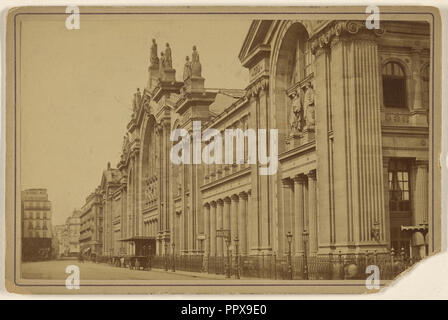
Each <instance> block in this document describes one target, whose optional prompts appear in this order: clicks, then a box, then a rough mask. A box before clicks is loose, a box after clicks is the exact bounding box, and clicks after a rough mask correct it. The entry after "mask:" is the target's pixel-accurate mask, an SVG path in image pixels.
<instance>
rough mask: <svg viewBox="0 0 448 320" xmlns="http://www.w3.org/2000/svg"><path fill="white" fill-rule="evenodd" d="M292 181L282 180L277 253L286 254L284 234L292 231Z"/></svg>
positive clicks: (286, 246) (286, 243)
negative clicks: (281, 210) (281, 203)
mask: <svg viewBox="0 0 448 320" xmlns="http://www.w3.org/2000/svg"><path fill="white" fill-rule="evenodd" d="M293 187H294V182H293V181H292V180H291V179H289V178H286V179H283V180H282V195H283V198H282V201H283V205H282V209H283V212H282V214H281V215H279V218H280V219H279V225H278V227H279V254H286V253H287V252H288V250H289V247H288V239H287V238H286V235H287V234H288V232H291V233H293V232H294V214H293V213H294V210H293V206H292V204H293V203H291V200H293V199H294V196H293V194H294V190H293Z"/></svg>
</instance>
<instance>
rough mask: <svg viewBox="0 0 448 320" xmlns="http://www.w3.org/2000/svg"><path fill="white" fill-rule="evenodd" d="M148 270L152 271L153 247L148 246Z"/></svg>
mask: <svg viewBox="0 0 448 320" xmlns="http://www.w3.org/2000/svg"><path fill="white" fill-rule="evenodd" d="M148 269H149V270H151V245H150V244H149V245H148Z"/></svg>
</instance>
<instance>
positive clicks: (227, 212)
mask: <svg viewBox="0 0 448 320" xmlns="http://www.w3.org/2000/svg"><path fill="white" fill-rule="evenodd" d="M230 203H231V200H230V198H229V197H227V198H224V212H223V221H222V225H223V229H224V230H230ZM224 256H226V257H227V247H225V248H224Z"/></svg>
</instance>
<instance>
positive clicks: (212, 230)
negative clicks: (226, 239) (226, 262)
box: [210, 201, 216, 256]
mask: <svg viewBox="0 0 448 320" xmlns="http://www.w3.org/2000/svg"><path fill="white" fill-rule="evenodd" d="M215 255H216V202H215V201H212V203H211V210H210V256H215Z"/></svg>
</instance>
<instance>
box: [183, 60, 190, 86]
mask: <svg viewBox="0 0 448 320" xmlns="http://www.w3.org/2000/svg"><path fill="white" fill-rule="evenodd" d="M190 77H191V61H190V57H189V56H186V57H185V65H184V76H183V79H184V81H185V80H187V79H189V78H190Z"/></svg>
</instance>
